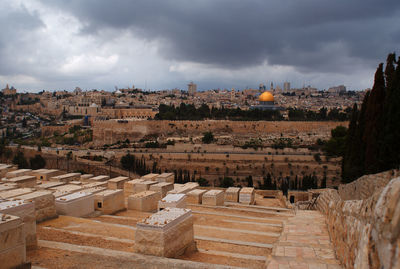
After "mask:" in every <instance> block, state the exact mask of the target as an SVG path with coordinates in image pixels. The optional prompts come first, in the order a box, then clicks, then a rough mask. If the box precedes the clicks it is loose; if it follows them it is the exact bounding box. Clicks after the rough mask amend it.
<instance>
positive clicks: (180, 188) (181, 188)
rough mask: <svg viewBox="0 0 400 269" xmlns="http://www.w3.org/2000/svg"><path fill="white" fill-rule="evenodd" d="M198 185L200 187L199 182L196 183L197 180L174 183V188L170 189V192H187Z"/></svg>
mask: <svg viewBox="0 0 400 269" xmlns="http://www.w3.org/2000/svg"><path fill="white" fill-rule="evenodd" d="M197 187H199V184H198V183H195V182H188V183H185V184H174V189H173V190H171V191H169V192H168V193H171V194H177V193H181V194H186V193H188V192H190V191H192V190H194V189H196V188H197Z"/></svg>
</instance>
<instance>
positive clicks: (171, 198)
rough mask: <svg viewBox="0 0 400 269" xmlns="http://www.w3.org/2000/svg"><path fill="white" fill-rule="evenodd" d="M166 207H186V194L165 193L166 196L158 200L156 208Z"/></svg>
mask: <svg viewBox="0 0 400 269" xmlns="http://www.w3.org/2000/svg"><path fill="white" fill-rule="evenodd" d="M167 207H170V208H175V207H178V208H185V207H186V195H185V194H183V193H173V194H167V196H165V197H164V198H162V199H161V200H160V201H159V202H158V210H162V209H164V208H167Z"/></svg>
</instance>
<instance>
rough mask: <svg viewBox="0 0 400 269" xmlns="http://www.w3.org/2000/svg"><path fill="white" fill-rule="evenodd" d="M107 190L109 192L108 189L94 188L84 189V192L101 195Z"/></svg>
mask: <svg viewBox="0 0 400 269" xmlns="http://www.w3.org/2000/svg"><path fill="white" fill-rule="evenodd" d="M105 190H107V188H106V187H92V188H88V189H84V190H83V191H85V192H90V193H93V194H96V193H99V192H102V191H105Z"/></svg>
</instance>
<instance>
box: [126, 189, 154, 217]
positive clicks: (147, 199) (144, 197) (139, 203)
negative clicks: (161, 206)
mask: <svg viewBox="0 0 400 269" xmlns="http://www.w3.org/2000/svg"><path fill="white" fill-rule="evenodd" d="M160 199H161V193H159V192H155V191H143V192H139V193H135V194H132V195H130V196H129V197H128V209H132V210H138V211H145V212H153V211H156V210H157V204H158V201H159V200H160Z"/></svg>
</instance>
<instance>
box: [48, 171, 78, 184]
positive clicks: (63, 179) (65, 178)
mask: <svg viewBox="0 0 400 269" xmlns="http://www.w3.org/2000/svg"><path fill="white" fill-rule="evenodd" d="M80 177H81V173H68V174H64V175H59V176H55V177H51V178H50V180H51V181H58V182H66V183H68V182H70V181H73V180H79V178H80Z"/></svg>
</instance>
